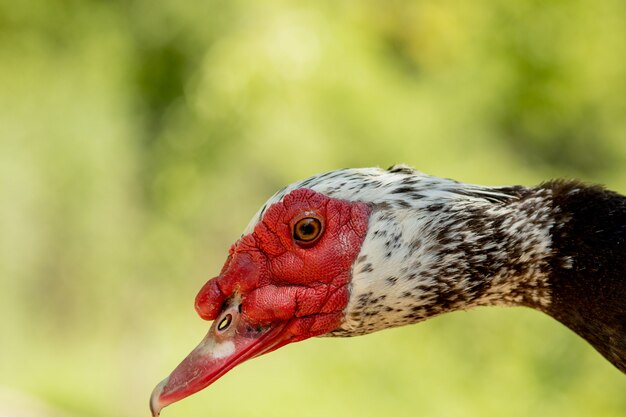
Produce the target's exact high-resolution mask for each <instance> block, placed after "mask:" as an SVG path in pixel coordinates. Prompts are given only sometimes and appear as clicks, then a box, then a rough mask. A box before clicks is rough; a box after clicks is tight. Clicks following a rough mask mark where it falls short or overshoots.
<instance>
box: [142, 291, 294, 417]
mask: <svg viewBox="0 0 626 417" xmlns="http://www.w3.org/2000/svg"><path fill="white" fill-rule="evenodd" d="M286 324H287V322H279V323H277V324H272V325H270V326H267V327H258V326H252V325H250V324H249V323H246V320H245V318H244V317H243V316H242V315H241V313H240V312H239V303H238V301H237V302H234V303H231V304H230V305H229V306H227V307H226V308H225V309H224V310H223V311H222V312H221V313H220V315H219V316H218V318H217V319H216V320H215V321H214V322H213V324H212V326H211V329H210V330H209V333H208V334H207V335H206V336H205V337H204V339H202V341H201V342H200V344H199V345H198V346H197V347H196V348H195V349H194V350H193V351H192V352H191V353H190V354H189V356H187V357H186V358H185V359H184V360H183V361H182V362H181V363H180V365H178V366H177V367H176V369H174V371H173V372H172V373H171V374H170V376H168V377H167V378H165V379H164V380H163V381H161V382H160V383H159V384H158V385H157V386H156V387H155V388H154V391H152V395H151V397H150V410H151V411H152V415H153V417H156V416H158V415H159V414H160V412H161V410H162V409H163V408H164V407H166V406H168V405H170V404H172V403H174V402H176V401H179V400H182V399H183V398H185V397H188V396H189V395H191V394H194V393H196V392H198V391H200V390H202V389H204V388H206V387H208V386H209V385H211V384H212V383H213V382H215V381H216V380H217V379H219V378H220V377H221V376H222V375H224V374H225V373H226V372H228V371H229V370H231V369H232V368H233V367H234V366H236V365H238V364H240V363H242V362H244V361H246V360H248V359H252V358H255V357H257V356H260V355H263V354H264V353H267V352H270V351H273V350H275V349H278V348H279V347H281V346H284V345H286V344H287V343H289V342H290V341H291V336H290V334H289V332H286V331H283V330H285V327H286Z"/></svg>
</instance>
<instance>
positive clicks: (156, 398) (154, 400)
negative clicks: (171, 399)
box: [150, 378, 169, 417]
mask: <svg viewBox="0 0 626 417" xmlns="http://www.w3.org/2000/svg"><path fill="white" fill-rule="evenodd" d="M168 380H169V378H165V379H164V380H163V381H161V382H159V384H158V385H157V386H156V387H154V390H153V391H152V395H150V412H151V413H152V417H158V416H159V415H160V414H161V410H162V409H163V407H165V406H166V405H167V404H163V403H161V394H162V393H163V388H165V386H166V385H167V381H168Z"/></svg>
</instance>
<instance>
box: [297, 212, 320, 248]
mask: <svg viewBox="0 0 626 417" xmlns="http://www.w3.org/2000/svg"><path fill="white" fill-rule="evenodd" d="M321 234H322V222H320V221H319V220H318V219H316V218H315V217H305V218H304V219H301V220H298V222H297V223H296V224H295V226H294V227H293V238H294V240H295V241H296V242H297V243H299V244H303V245H310V244H312V243H313V242H315V241H316V240H317V239H318V238H319V237H320V235H321Z"/></svg>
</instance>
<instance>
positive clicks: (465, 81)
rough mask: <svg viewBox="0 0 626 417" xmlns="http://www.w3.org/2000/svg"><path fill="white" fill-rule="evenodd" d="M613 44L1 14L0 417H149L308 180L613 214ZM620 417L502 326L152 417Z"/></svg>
mask: <svg viewBox="0 0 626 417" xmlns="http://www.w3.org/2000/svg"><path fill="white" fill-rule="evenodd" d="M625 21H626V3H625V2H624V1H623V0H568V1H563V0H554V1H547V2H539V1H531V0H475V1H471V2H467V1H461V0H439V1H435V0H423V1H413V2H409V1H399V0H385V1H382V0H361V1H354V0H336V1H316V2H297V1H286V0H274V1H272V0H267V1H265V0H262V1H251V0H228V1H225V0H203V1H195V0H191V1H185V2H182V1H178V0H163V1H159V2H154V1H148V0H134V1H123V0H110V1H98V0H91V1H88V0H54V1H51V0H23V1H9V0H0V285H1V287H0V315H1V317H2V320H1V321H0V326H1V327H0V352H1V354H0V386H1V387H3V388H2V389H0V393H2V392H4V393H5V394H3V395H4V396H3V398H4V400H3V401H2V402H3V404H4V407H5V408H4V409H3V408H0V414H2V415H3V416H11V417H13V416H17V415H23V414H19V412H21V413H26V411H25V410H26V408H28V407H31V405H32V402H33V401H35V400H36V401H40V403H39V404H40V408H42V409H43V408H46V407H48V408H50V409H54V410H56V411H55V412H56V414H55V415H64V416H93V417H100V416H102V417H104V416H120V417H125V416H140V415H146V416H147V415H148V409H147V400H148V396H149V394H150V392H151V390H152V388H153V386H154V385H155V384H156V383H157V382H158V381H159V380H160V379H162V378H163V377H165V376H166V375H167V374H168V373H169V372H170V371H171V370H172V369H173V368H174V366H175V365H176V364H177V363H178V362H179V361H180V360H181V359H182V358H183V357H184V356H185V355H186V354H187V353H188V351H189V350H190V349H191V348H192V347H193V346H195V344H196V343H197V342H198V341H199V340H200V339H201V338H202V336H203V335H204V334H205V332H206V331H207V329H208V326H207V324H206V323H204V322H202V321H201V320H200V319H199V318H197V316H196V315H195V312H194V311H193V307H192V304H193V297H194V296H195V293H196V291H197V290H198V289H199V288H200V286H201V285H202V284H203V283H204V281H205V280H206V279H207V278H209V277H211V276H212V275H213V274H215V273H216V272H217V271H218V270H219V268H220V267H221V264H222V262H223V261H224V259H225V255H226V250H227V248H228V245H229V244H230V243H231V242H233V241H234V240H235V239H236V238H237V237H238V236H239V233H240V232H241V230H243V228H244V226H245V225H246V224H247V222H248V220H249V218H250V217H251V216H252V214H253V213H254V212H255V211H256V209H257V208H258V206H259V205H260V204H262V203H263V202H264V200H265V199H266V198H267V197H268V196H269V195H270V194H272V193H273V192H274V191H275V190H276V189H278V188H280V187H281V186H282V185H284V184H286V183H289V182H292V181H295V180H297V179H300V178H303V177H306V176H308V175H312V174H314V173H317V172H321V171H325V170H330V169H335V168H339V167H346V166H371V165H379V166H383V167H386V166H388V165H391V164H392V163H395V162H406V163H409V164H411V165H413V166H415V167H417V168H418V169H420V170H422V171H425V172H428V173H430V174H434V175H439V176H445V177H453V178H456V179H459V180H463V181H466V182H473V183H481V184H489V185H503V184H512V183H522V184H533V183H537V182H540V181H542V180H545V179H547V178H550V177H573V176H576V177H581V178H584V179H585V180H588V181H593V182H600V183H605V184H607V185H608V186H609V187H610V188H612V189H614V190H617V191H620V192H622V193H626V25H624V22H625ZM624 393H626V378H624V375H622V374H621V373H619V372H618V371H617V370H616V369H614V368H613V367H612V366H611V365H610V364H609V363H608V362H606V361H605V360H604V359H602V358H601V357H600V355H598V354H597V353H596V352H595V351H594V350H593V349H592V348H591V347H590V346H588V345H587V344H586V343H585V342H584V341H582V340H581V339H579V338H578V337H576V336H575V335H574V334H573V333H571V332H570V331H568V330H567V329H565V328H564V327H563V326H561V325H560V324H558V323H557V322H555V321H552V320H551V319H549V318H547V317H545V316H543V315H541V314H539V313H536V312H532V311H528V310H524V309H496V308H493V309H481V310H476V311H471V312H460V313H454V314H450V315H447V316H443V317H440V318H436V319H433V320H431V321H429V322H426V323H424V324H420V325H418V326H409V327H406V328H401V329H395V330H389V331H386V332H381V333H378V334H374V335H370V336H366V337H361V338H355V339H352V340H345V339H342V340H334V339H316V340H310V341H307V342H305V343H301V344H296V345H293V346H288V347H285V348H284V349H282V350H281V351H279V352H277V353H274V354H271V355H269V356H266V357H263V358H260V359H256V360H254V361H251V362H249V363H246V364H244V365H242V366H240V367H238V368H236V369H235V370H233V371H232V372H231V373H229V374H228V375H227V376H225V377H224V378H223V379H221V380H220V381H219V382H218V383H216V384H215V385H214V386H212V387H211V388H210V389H208V390H206V391H204V392H202V393H200V394H198V395H195V396H193V397H191V398H189V399H188V400H186V401H183V402H181V403H179V404H177V405H174V406H172V407H171V408H168V409H167V410H165V412H164V413H165V414H164V415H165V416H167V417H175V416H193V415H222V416H249V415H254V416H292V415H297V416H321V415H333V416H362V417H365V416H380V415H395V416H412V415H420V416H485V415H506V416H512V417H513V416H527V415H541V416H564V415H566V416H569V417H575V416H604V417H610V416H624V415H626V395H624ZM19 398H21V400H20V399H19ZM11 404H13V405H11ZM11 407H13V408H12V409H11ZM3 410H4V411H3ZM19 410H21V411H19ZM40 413H43V411H42V412H40ZM28 415H29V416H33V415H35V414H28ZM38 415H43V414H38ZM46 415H47V414H46ZM50 415H51V414H50Z"/></svg>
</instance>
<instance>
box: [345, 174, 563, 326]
mask: <svg viewBox="0 0 626 417" xmlns="http://www.w3.org/2000/svg"><path fill="white" fill-rule="evenodd" d="M431 197H432V198H431ZM551 202H552V199H551V190H550V189H548V188H536V189H529V188H523V187H510V188H477V187H474V186H465V185H463V184H457V185H456V186H455V187H454V188H448V189H447V190H445V192H442V191H441V190H439V192H433V193H432V195H431V196H429V195H428V194H423V195H421V198H419V199H417V200H415V201H409V202H408V203H407V200H404V203H402V204H395V203H393V202H391V203H382V204H377V205H374V210H373V212H372V215H371V218H370V227H369V230H368V234H367V236H366V238H365V241H364V243H363V246H362V250H361V253H360V256H359V257H358V258H357V261H356V262H355V264H354V265H353V271H352V293H351V297H350V300H349V304H348V308H347V314H346V320H345V323H344V325H343V326H342V328H341V329H340V330H339V331H336V332H335V335H342V333H343V335H350V336H351V335H356V334H365V333H370V332H373V331H376V330H381V329H384V328H389V327H395V326H400V325H405V324H411V323H415V322H418V321H422V320H425V319H427V318H429V317H433V316H436V315H439V314H442V313H445V312H449V311H454V310H464V309H468V308H472V307H475V306H480V305H507V306H508V305H523V306H530V307H534V308H537V309H539V310H543V311H546V310H547V308H548V307H549V305H550V302H551V294H550V286H549V283H548V278H549V272H550V267H551V262H552V255H553V253H552V248H551V233H552V229H553V227H554V224H555V219H554V215H553V212H552V204H551Z"/></svg>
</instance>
